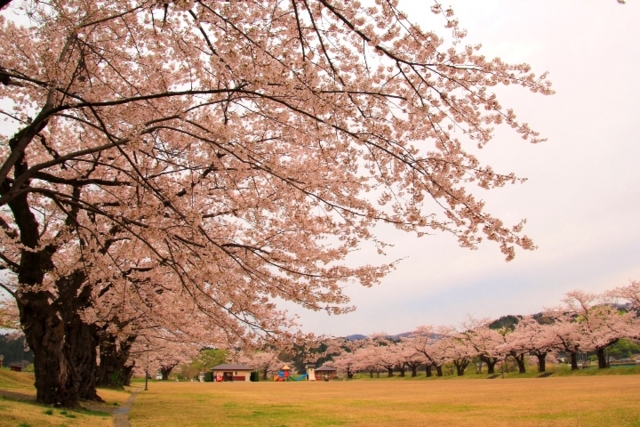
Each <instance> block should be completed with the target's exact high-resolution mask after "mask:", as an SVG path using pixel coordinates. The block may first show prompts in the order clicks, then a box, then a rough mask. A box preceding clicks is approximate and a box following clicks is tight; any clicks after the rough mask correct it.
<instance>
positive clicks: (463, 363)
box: [453, 359, 469, 377]
mask: <svg viewBox="0 0 640 427" xmlns="http://www.w3.org/2000/svg"><path fill="white" fill-rule="evenodd" d="M453 364H454V366H455V367H456V374H457V375H458V376H459V377H461V376H463V375H464V371H465V369H467V365H469V361H468V360H466V359H456V360H454V361H453Z"/></svg>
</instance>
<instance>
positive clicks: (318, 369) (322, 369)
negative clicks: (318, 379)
mask: <svg viewBox="0 0 640 427" xmlns="http://www.w3.org/2000/svg"><path fill="white" fill-rule="evenodd" d="M323 371H325V372H335V371H337V369H336V368H334V367H333V366H327V365H323V366H321V367H319V368H316V372H323Z"/></svg>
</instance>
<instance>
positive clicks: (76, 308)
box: [56, 270, 103, 402]
mask: <svg viewBox="0 0 640 427" xmlns="http://www.w3.org/2000/svg"><path fill="white" fill-rule="evenodd" d="M86 280H87V275H86V274H85V273H84V272H83V271H80V270H75V271H74V272H73V273H71V274H69V275H68V276H65V277H61V278H59V279H58V280H56V287H57V289H58V293H59V297H58V299H59V300H61V301H64V302H65V304H63V305H62V304H61V305H60V308H59V313H60V315H61V317H62V319H63V320H64V323H65V326H66V327H65V336H66V345H67V346H68V348H69V353H70V357H71V362H72V364H73V368H74V369H75V370H76V371H77V372H78V375H79V377H80V383H79V384H78V397H79V398H80V399H82V400H90V401H96V402H103V400H102V398H100V396H98V392H97V390H96V385H97V377H98V364H97V361H96V359H97V350H96V349H97V346H98V336H97V326H95V325H90V324H87V323H85V322H84V321H83V320H82V318H81V317H80V313H81V311H82V310H84V309H85V308H87V307H90V306H91V302H92V297H91V287H90V286H87V284H86Z"/></svg>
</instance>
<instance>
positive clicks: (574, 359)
mask: <svg viewBox="0 0 640 427" xmlns="http://www.w3.org/2000/svg"><path fill="white" fill-rule="evenodd" d="M569 359H570V360H571V370H572V371H576V370H578V353H577V352H575V351H574V352H569Z"/></svg>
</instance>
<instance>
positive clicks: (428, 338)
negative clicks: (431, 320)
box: [407, 325, 452, 377]
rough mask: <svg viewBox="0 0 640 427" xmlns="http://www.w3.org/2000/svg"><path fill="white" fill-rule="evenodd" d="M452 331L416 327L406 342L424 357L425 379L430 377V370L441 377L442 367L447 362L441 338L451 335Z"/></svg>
mask: <svg viewBox="0 0 640 427" xmlns="http://www.w3.org/2000/svg"><path fill="white" fill-rule="evenodd" d="M451 331H452V329H451V328H449V327H445V326H437V327H434V326H432V325H423V326H418V328H416V330H415V331H413V334H412V335H411V337H410V338H409V339H408V340H407V341H408V342H410V343H411V345H412V346H413V347H414V348H415V349H416V351H417V352H418V353H420V354H422V355H423V356H424V359H425V370H426V375H427V377H430V376H431V375H432V368H435V369H436V375H437V376H439V377H441V376H442V375H443V373H442V365H444V364H445V363H446V361H447V355H446V353H445V349H444V345H443V344H444V343H443V342H442V338H443V337H445V336H447V335H448V334H449V333H451Z"/></svg>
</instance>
